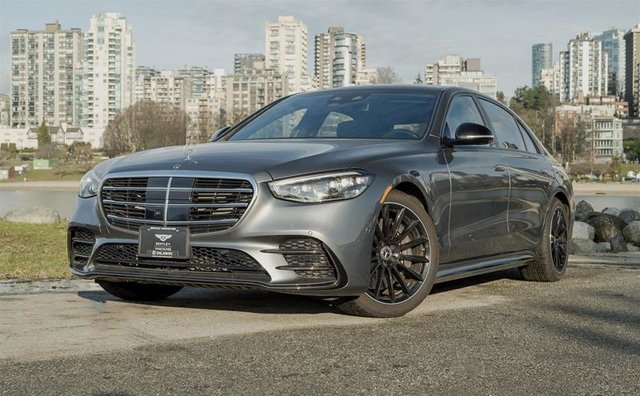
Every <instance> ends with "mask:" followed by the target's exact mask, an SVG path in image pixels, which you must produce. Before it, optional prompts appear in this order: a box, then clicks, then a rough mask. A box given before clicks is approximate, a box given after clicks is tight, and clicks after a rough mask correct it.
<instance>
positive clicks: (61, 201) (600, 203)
mask: <svg viewBox="0 0 640 396" xmlns="http://www.w3.org/2000/svg"><path fill="white" fill-rule="evenodd" d="M77 198H78V195H77V192H75V191H36V190H0V216H4V215H5V214H6V213H7V212H9V211H11V210H14V209H20V208H31V207H33V206H44V207H48V208H52V209H55V210H57V211H58V213H60V216H61V217H67V218H68V217H70V216H71V213H73V208H74V207H75V204H76V199H77ZM582 199H584V200H585V201H587V202H589V203H590V204H591V205H592V206H593V208H594V209H595V210H597V211H601V210H602V209H604V208H606V207H616V208H620V209H624V208H632V209H635V210H640V197H637V196H609V195H596V196H588V197H586V196H577V197H576V203H577V202H579V201H580V200H582Z"/></svg>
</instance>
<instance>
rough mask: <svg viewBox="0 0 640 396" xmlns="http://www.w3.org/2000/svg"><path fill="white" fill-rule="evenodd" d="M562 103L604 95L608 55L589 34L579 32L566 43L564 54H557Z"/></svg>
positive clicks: (606, 82)
mask: <svg viewBox="0 0 640 396" xmlns="http://www.w3.org/2000/svg"><path fill="white" fill-rule="evenodd" d="M560 63H561V69H562V72H563V74H564V76H563V77H562V88H561V96H560V99H561V100H562V101H563V102H571V101H574V100H581V98H584V97H587V96H605V95H607V89H608V74H607V73H608V72H607V70H608V56H607V53H606V52H604V51H603V50H602V42H600V41H598V40H594V39H592V38H591V37H590V36H589V33H580V34H579V35H578V36H576V38H575V39H572V40H570V41H569V44H568V45H567V51H563V52H561V53H560Z"/></svg>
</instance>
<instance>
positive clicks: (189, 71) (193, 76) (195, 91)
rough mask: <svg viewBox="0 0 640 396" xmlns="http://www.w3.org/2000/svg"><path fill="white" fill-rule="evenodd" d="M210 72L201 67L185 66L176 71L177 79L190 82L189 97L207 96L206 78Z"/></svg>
mask: <svg viewBox="0 0 640 396" xmlns="http://www.w3.org/2000/svg"><path fill="white" fill-rule="evenodd" d="M210 74H211V71H210V70H209V69H207V68H206V67H202V66H185V67H183V68H182V69H180V70H178V77H180V78H183V79H189V80H191V94H190V95H191V97H192V98H202V97H206V96H207V78H208V76H209V75H210Z"/></svg>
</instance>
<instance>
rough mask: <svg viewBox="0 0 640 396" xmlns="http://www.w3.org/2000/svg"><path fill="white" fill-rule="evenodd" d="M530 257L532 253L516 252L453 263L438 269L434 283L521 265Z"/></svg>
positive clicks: (525, 263)
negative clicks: (451, 266)
mask: <svg viewBox="0 0 640 396" xmlns="http://www.w3.org/2000/svg"><path fill="white" fill-rule="evenodd" d="M532 258H533V255H532V254H517V255H509V256H502V257H492V258H488V259H482V260H474V261H463V262H459V263H456V264H455V267H454V268H448V269H445V270H441V271H438V274H437V275H436V280H435V283H443V282H448V281H452V280H456V279H461V278H467V277H470V276H475V275H482V274H487V273H490V272H496V271H503V270H507V269H511V268H518V267H522V266H525V265H527V262H528V261H529V260H531V259H532Z"/></svg>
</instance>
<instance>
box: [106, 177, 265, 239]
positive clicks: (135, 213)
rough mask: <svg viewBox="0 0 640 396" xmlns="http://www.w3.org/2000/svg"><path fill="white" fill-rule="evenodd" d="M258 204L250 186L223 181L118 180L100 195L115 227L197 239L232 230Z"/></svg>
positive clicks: (198, 179) (108, 184)
mask: <svg viewBox="0 0 640 396" xmlns="http://www.w3.org/2000/svg"><path fill="white" fill-rule="evenodd" d="M252 198H253V187H252V186H251V183H250V182H249V181H247V180H242V179H221V178H195V177H127V178H112V179H107V180H106V181H105V183H104V184H103V185H102V190H101V192H100V199H101V201H102V209H103V211H104V215H105V217H106V218H107V221H108V222H109V224H111V225H113V226H115V227H119V228H125V229H128V230H134V231H137V230H138V229H139V228H140V226H141V225H144V224H149V225H166V226H188V227H189V229H190V230H191V233H193V234H198V233H204V232H214V231H223V230H226V229H228V228H230V227H232V226H233V225H234V224H236V223H237V222H238V221H239V220H240V218H242V216H243V215H244V212H245V211H246V209H247V207H248V206H249V204H250V203H251V200H252Z"/></svg>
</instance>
